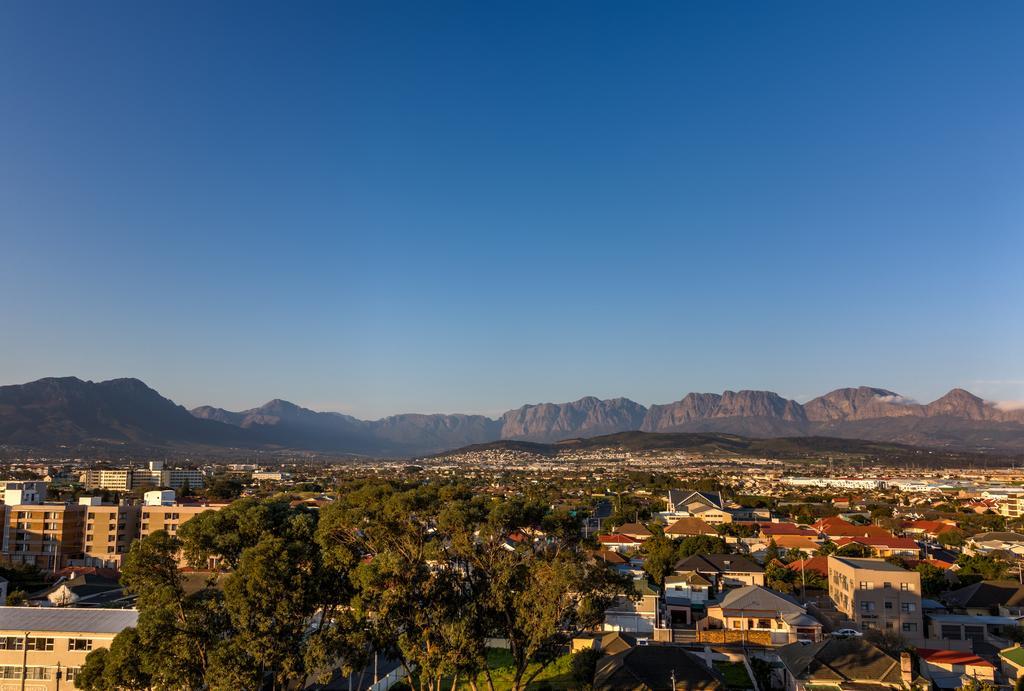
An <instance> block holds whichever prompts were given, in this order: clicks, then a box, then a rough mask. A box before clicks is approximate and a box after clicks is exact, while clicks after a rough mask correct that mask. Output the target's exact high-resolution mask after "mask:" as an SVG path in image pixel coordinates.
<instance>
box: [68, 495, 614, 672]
mask: <svg viewBox="0 0 1024 691" xmlns="http://www.w3.org/2000/svg"><path fill="white" fill-rule="evenodd" d="M524 535H535V536H538V537H536V538H535V539H525V540H524V539H523V536H524ZM179 555H184V557H185V558H186V559H187V560H188V561H189V562H190V563H192V564H194V565H201V564H205V563H208V560H209V559H210V558H211V557H216V558H219V559H220V560H221V563H222V565H223V567H224V568H223V573H221V574H219V575H217V576H214V577H210V578H207V579H205V580H203V581H202V582H199V583H191V582H189V581H187V580H186V579H185V577H184V575H183V574H182V573H181V571H180V570H179V569H178V559H179ZM122 572H123V582H124V584H125V587H126V588H127V589H128V590H129V591H130V592H132V593H134V594H135V595H137V597H138V601H137V607H138V609H139V622H138V626H137V627H135V628H132V629H126V630H125V631H123V632H122V633H120V634H119V635H118V636H117V637H116V638H115V640H114V641H113V644H112V645H111V647H110V648H109V649H104V650H97V651H94V652H93V653H91V654H90V655H89V657H88V659H87V662H86V664H85V666H84V667H83V668H82V670H81V672H80V675H79V677H78V680H77V683H78V685H79V687H81V688H83V689H86V690H87V691H90V690H91V691H100V690H107V689H147V688H154V689H175V690H177V689H181V690H183V691H184V690H188V689H198V688H208V689H211V690H213V691H216V690H218V689H232V690H235V689H239V688H260V687H261V685H262V684H263V683H264V679H266V678H272V679H273V683H274V684H275V685H277V686H280V687H286V686H288V685H290V684H296V683H299V684H301V683H303V682H305V681H307V680H310V679H314V678H315V679H319V680H326V678H328V677H329V676H331V674H333V673H334V672H335V671H339V670H340V671H341V672H342V673H345V674H348V673H351V672H352V671H358V670H360V669H362V668H363V667H364V666H365V665H366V663H367V661H368V659H369V656H370V655H372V654H373V652H374V651H376V652H379V653H380V654H382V655H384V656H386V657H389V658H391V659H395V660H398V661H400V663H401V664H402V665H403V666H404V667H406V668H407V670H409V671H410V672H412V671H415V675H414V676H413V677H412V678H413V679H414V684H415V685H416V686H417V687H418V688H419V689H421V690H423V691H438V690H439V689H440V687H441V685H442V680H446V683H451V682H452V681H453V680H455V679H459V678H461V679H464V680H466V681H467V683H469V685H470V686H471V687H473V688H474V689H475V688H476V684H477V683H478V682H477V680H478V679H480V680H482V681H481V682H480V683H482V684H484V685H485V686H489V687H490V688H491V690H492V691H493V685H492V684H491V683H490V676H489V670H488V668H487V664H486V642H487V639H488V638H490V637H500V638H504V639H506V640H507V641H508V646H509V651H510V653H511V657H512V659H513V666H514V673H513V681H512V686H513V688H514V689H522V688H525V686H526V685H527V684H528V683H529V682H530V681H531V680H532V679H533V678H535V677H536V675H537V674H539V673H540V671H541V670H543V669H544V667H545V666H546V665H548V664H550V662H552V661H553V660H554V659H556V658H557V657H558V656H559V655H560V654H561V652H562V651H563V649H564V646H565V645H566V643H567V642H568V640H569V638H570V637H571V636H572V635H574V634H575V633H578V632H579V631H582V630H584V629H587V628H590V627H592V626H594V625H595V624H597V623H599V622H600V621H601V620H602V617H603V612H604V610H605V609H606V608H607V607H608V606H609V605H610V604H611V603H612V602H613V600H614V599H615V598H616V597H617V596H620V595H621V594H622V593H624V592H629V591H630V589H631V586H630V584H629V583H628V582H626V581H624V580H623V579H622V578H621V577H619V576H618V575H616V574H615V573H614V572H612V571H611V570H610V569H608V568H607V567H606V566H605V565H604V564H603V563H602V562H599V561H595V560H594V559H592V558H591V557H590V556H589V550H588V549H587V545H586V544H584V543H582V542H581V537H580V529H579V524H578V522H577V520H576V519H575V518H573V517H572V516H571V515H569V514H568V513H559V512H553V511H550V510H548V509H546V508H545V507H543V506H540V505H537V504H532V503H529V502H525V501H501V502H499V501H493V500H490V499H488V498H485V497H481V496H479V495H474V494H473V493H471V492H470V491H469V490H468V489H467V488H465V487H463V486H460V485H458V484H446V485H430V484H418V483H400V482H379V481H366V482H362V483H361V484H359V485H358V486H356V487H353V488H352V489H351V491H347V492H345V493H343V495H342V496H341V497H340V498H339V500H338V501H336V502H334V503H332V504H331V505H329V506H327V507H325V508H324V509H323V510H322V511H321V512H320V513H319V514H317V512H314V511H309V510H307V509H304V508H301V507H300V508H292V507H291V506H289V504H288V503H287V502H286V501H275V500H263V501H261V500H254V499H250V500H241V501H238V502H235V503H234V504H232V505H230V506H229V507H227V508H225V509H223V510H221V511H216V512H214V511H211V512H207V513H203V514H200V515H199V516H197V517H195V518H193V519H191V520H190V521H188V522H187V523H186V524H184V525H183V526H182V528H181V530H180V531H179V532H178V535H177V536H176V537H175V536H171V535H168V534H166V533H163V532H159V533H154V534H153V535H151V536H149V537H147V538H146V539H145V540H142V541H139V542H136V543H135V544H134V545H133V546H132V548H131V551H130V552H129V554H128V555H126V558H125V561H124V565H123V569H122Z"/></svg>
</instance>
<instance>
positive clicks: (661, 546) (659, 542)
mask: <svg viewBox="0 0 1024 691" xmlns="http://www.w3.org/2000/svg"><path fill="white" fill-rule="evenodd" d="M640 553H641V554H642V555H643V557H644V571H646V572H647V574H648V575H649V576H650V577H651V579H652V580H654V582H655V583H657V584H658V585H662V584H663V583H664V582H665V576H666V575H668V574H670V573H671V572H672V568H673V567H674V566H675V564H676V562H677V561H678V560H679V546H678V545H677V544H676V543H675V541H674V540H672V539H671V538H668V537H665V536H664V535H655V536H654V537H651V538H648V539H647V540H645V541H644V544H643V546H642V547H641V548H640Z"/></svg>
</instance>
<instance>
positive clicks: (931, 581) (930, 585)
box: [915, 562, 948, 597]
mask: <svg viewBox="0 0 1024 691" xmlns="http://www.w3.org/2000/svg"><path fill="white" fill-rule="evenodd" d="M915 571H917V572H918V573H919V574H921V591H922V592H923V593H924V594H925V595H926V596H928V597H935V596H936V595H938V594H939V593H941V592H942V591H944V590H946V588H947V587H948V583H947V581H946V574H945V572H944V571H943V570H942V569H940V568H939V567H937V566H934V565H932V564H929V563H928V562H921V563H920V564H918V565H917V567H916V568H915Z"/></svg>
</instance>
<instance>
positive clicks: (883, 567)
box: [828, 554, 907, 573]
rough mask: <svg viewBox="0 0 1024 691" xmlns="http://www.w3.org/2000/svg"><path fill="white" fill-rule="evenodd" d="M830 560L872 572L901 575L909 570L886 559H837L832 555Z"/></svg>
mask: <svg viewBox="0 0 1024 691" xmlns="http://www.w3.org/2000/svg"><path fill="white" fill-rule="evenodd" d="M828 558H829V559H835V560H836V561H838V562H840V563H842V564H846V565H847V566H852V567H853V568H855V569H871V570H872V571H899V572H900V573H907V569H905V568H903V567H902V566H896V564H892V563H890V562H887V561H886V560H885V559H875V558H873V557H837V556H836V555H834V554H830V555H829V557H828Z"/></svg>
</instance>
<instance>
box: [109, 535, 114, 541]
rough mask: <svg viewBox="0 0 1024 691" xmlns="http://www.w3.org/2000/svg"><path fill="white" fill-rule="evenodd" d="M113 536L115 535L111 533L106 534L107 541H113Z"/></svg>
mask: <svg viewBox="0 0 1024 691" xmlns="http://www.w3.org/2000/svg"><path fill="white" fill-rule="evenodd" d="M114 537H115V536H113V535H107V542H113V541H114Z"/></svg>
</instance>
